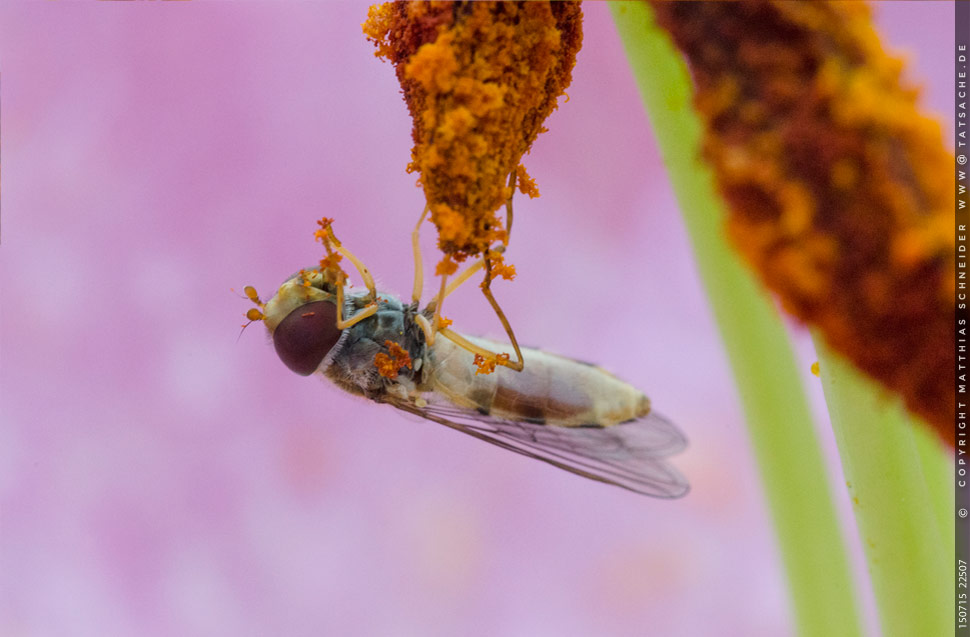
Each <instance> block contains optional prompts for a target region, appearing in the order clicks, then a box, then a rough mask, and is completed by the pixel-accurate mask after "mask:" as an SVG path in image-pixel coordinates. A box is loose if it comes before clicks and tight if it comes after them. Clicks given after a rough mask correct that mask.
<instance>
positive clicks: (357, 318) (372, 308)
mask: <svg viewBox="0 0 970 637" xmlns="http://www.w3.org/2000/svg"><path fill="white" fill-rule="evenodd" d="M325 230H326V235H325V237H324V245H326V246H327V247H331V248H332V249H333V250H335V251H337V252H339V253H340V254H341V255H343V256H345V257H346V258H347V260H348V261H350V262H351V263H353V264H354V267H355V268H357V272H358V273H359V274H360V278H361V279H363V281H364V285H365V286H366V287H367V297H366V298H368V299H370V302H369V305H368V306H367V307H365V308H364V309H363V310H361V311H360V312H358V313H357V314H355V315H354V316H353V317H352V318H350V319H347V320H346V321H345V320H344V318H343V312H344V283H346V275H342V276H341V277H340V280H338V281H337V285H336V288H337V329H338V330H345V329H347V328H348V327H352V326H354V325H356V324H357V323H360V322H361V321H363V320H364V319H366V318H368V317H371V316H374V314H376V313H377V287H376V286H375V285H374V277H372V276H371V274H370V271H369V270H368V269H367V267H366V266H365V265H364V264H363V263H361V261H360V259H358V258H357V257H356V255H354V253H353V252H351V251H350V250H348V249H347V248H345V247H344V246H343V245H342V244H341V243H340V241H339V240H338V239H337V237H336V235H334V233H333V228H331V227H330V225H329V224H327V226H326V229H325Z"/></svg>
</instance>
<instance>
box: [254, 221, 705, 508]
mask: <svg viewBox="0 0 970 637" xmlns="http://www.w3.org/2000/svg"><path fill="white" fill-rule="evenodd" d="M423 219H424V217H423V216H422V220H423ZM325 221H326V223H324V222H321V226H323V227H324V229H325V231H326V235H324V236H323V240H324V245H325V246H326V247H327V252H328V254H329V255H333V254H334V253H335V252H339V253H340V254H342V255H343V256H346V257H348V259H349V260H350V261H352V262H353V264H354V265H355V266H356V268H357V270H358V271H359V273H360V275H361V277H362V278H363V280H364V283H365V285H366V290H356V291H355V290H353V289H351V288H349V287H347V286H346V279H345V277H341V276H337V277H334V276H333V272H332V271H328V269H327V268H324V267H320V268H313V269H307V270H301V271H300V272H299V273H297V274H296V275H294V276H292V277H291V278H289V279H288V280H287V281H286V282H284V283H283V284H282V285H281V286H280V288H279V290H278V291H277V292H276V294H275V295H274V296H273V297H272V298H271V299H270V300H269V301H268V302H266V303H262V302H261V301H260V299H259V297H258V296H257V294H256V291H255V290H254V289H253V288H252V287H247V288H246V294H247V296H248V297H249V298H250V299H251V300H253V302H255V303H256V304H257V306H258V307H259V309H258V310H257V309H251V310H250V311H249V313H248V314H247V316H248V317H249V318H250V319H251V320H257V319H259V320H262V321H263V323H264V324H265V325H266V328H267V329H268V330H269V333H270V335H271V338H272V341H273V345H274V347H275V349H276V353H277V354H278V355H279V357H280V359H281V360H282V361H283V363H284V364H285V365H286V366H287V367H288V368H289V369H290V370H292V371H294V372H296V373H297V374H300V375H303V376H309V375H312V374H320V375H322V376H325V377H326V378H328V379H329V380H330V381H332V382H333V383H334V384H336V385H337V386H338V387H340V388H341V389H343V390H345V391H347V392H350V393H352V394H355V395H358V396H363V397H365V398H369V399H370V400H373V401H375V402H378V403H387V404H390V405H392V406H394V407H396V408H398V409H400V410H402V411H405V412H409V413H412V414H416V415H418V416H421V417H422V418H426V419H428V420H432V421H434V422H437V423H440V424H443V425H445V426H447V427H450V428H452V429H456V430H458V431H461V432H463V433H465V434H468V435H470V436H474V437H475V438H478V439H480V440H485V441H487V442H490V443H492V444H494V445H498V446H499V447H502V448H505V449H509V450H511V451H514V452H516V453H519V454H522V455H525V456H528V457H531V458H536V459H538V460H542V461H543V462H546V463H549V464H551V465H553V466H556V467H559V468H560V469H565V470H566V471H570V472H572V473H575V474H578V475H580V476H583V477H586V478H589V479H592V480H597V481H599V482H604V483H608V484H613V485H616V486H619V487H623V488H625V489H629V490H630V491H634V492H637V493H642V494H645V495H649V496H654V497H659V498H677V497H680V496H683V495H684V494H686V493H687V491H688V490H689V486H688V484H687V481H686V480H685V479H684V477H683V476H681V474H680V473H679V472H678V471H677V470H676V469H675V468H674V467H672V466H671V465H669V464H668V463H667V462H666V461H665V458H666V457H667V456H670V455H672V454H675V453H677V452H679V451H681V450H683V449H684V447H685V446H686V439H685V437H684V435H683V434H682V433H681V431H680V430H679V429H678V428H677V427H676V426H675V425H673V424H672V423H671V422H669V421H668V420H666V419H665V418H663V417H662V416H660V415H658V414H657V413H656V412H654V411H653V409H652V406H651V404H650V400H649V399H648V398H647V397H646V396H645V395H644V394H643V393H642V392H640V391H639V390H637V389H636V388H634V387H633V386H632V385H630V384H628V383H626V382H624V381H622V380H620V379H619V378H617V377H616V376H614V375H612V374H610V373H609V372H607V371H605V370H603V369H601V368H600V367H597V366H595V365H591V364H588V363H584V362H580V361H577V360H574V359H571V358H566V357H563V356H559V355H556V354H552V353H549V352H545V351H542V350H539V349H532V348H526V347H523V348H521V350H520V348H519V347H518V345H517V344H516V345H515V349H516V353H517V354H518V355H519V358H520V363H524V364H522V365H521V371H515V370H514V369H513V368H512V367H513V366H512V365H510V364H508V363H507V362H503V358H502V357H503V356H504V361H508V355H507V354H506V355H499V356H498V357H497V358H498V362H499V364H498V365H491V366H490V368H489V369H490V370H491V373H487V374H482V373H479V372H480V371H481V365H482V362H483V360H487V358H486V357H488V356H491V357H492V358H491V360H492V361H495V360H496V357H495V356H494V354H492V352H495V351H499V349H501V348H503V347H505V346H503V345H502V344H500V343H496V342H493V341H489V340H487V339H483V338H477V337H472V336H463V335H461V334H458V333H457V332H454V331H451V330H449V329H448V328H447V327H441V326H440V322H439V320H440V308H441V302H442V301H443V300H444V297H445V296H447V295H448V294H450V293H451V292H452V291H453V289H454V287H456V286H457V285H458V284H459V283H460V282H461V281H463V280H466V279H467V278H468V273H469V271H474V270H475V269H476V266H472V267H471V268H469V269H468V270H466V272H465V273H463V274H462V276H460V277H458V281H456V282H455V283H453V284H452V286H451V287H448V288H446V287H445V285H444V281H442V286H441V291H440V292H439V294H438V295H437V296H436V297H435V298H434V299H433V300H432V301H431V302H430V303H428V305H426V306H425V307H424V308H423V309H420V308H419V304H420V295H421V292H420V291H421V287H422V286H421V261H420V251H419V250H418V247H417V230H415V234H414V235H413V240H414V246H415V260H416V268H415V270H416V271H415V293H414V298H413V299H412V302H411V303H409V304H405V303H404V302H402V301H401V300H399V299H398V298H396V297H394V296H392V295H389V294H386V293H383V292H380V293H378V291H377V290H376V288H375V286H374V283H373V279H372V277H371V276H370V273H369V272H368V270H367V268H365V267H364V266H363V264H361V263H360V261H359V260H358V259H357V258H356V257H355V256H354V255H353V254H352V253H350V251H349V250H347V249H346V248H344V247H343V246H342V245H341V244H340V242H339V241H337V239H336V237H335V236H334V235H333V231H332V230H331V229H330V228H329V220H325ZM419 225H420V222H419ZM320 236H321V233H319V232H318V237H320ZM477 267H479V268H480V267H481V263H479V264H477ZM503 318H504V317H503ZM442 335H444V336H445V338H441V336H442ZM436 336H437V337H436ZM513 338H514V337H513ZM513 343H514V340H513ZM476 365H477V367H476Z"/></svg>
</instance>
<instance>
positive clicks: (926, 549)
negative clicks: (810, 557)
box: [815, 338, 953, 636]
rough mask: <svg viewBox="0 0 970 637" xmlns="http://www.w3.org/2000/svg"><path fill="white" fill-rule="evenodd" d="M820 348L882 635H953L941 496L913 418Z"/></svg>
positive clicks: (825, 387)
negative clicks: (930, 478)
mask: <svg viewBox="0 0 970 637" xmlns="http://www.w3.org/2000/svg"><path fill="white" fill-rule="evenodd" d="M815 346H816V349H817V351H818V357H819V366H820V369H821V376H822V388H823V390H824V391H825V401H826V403H828V407H829V414H830V415H831V417H832V428H833V429H834V430H835V438H836V441H837V442H838V445H839V455H840V456H841V458H842V468H843V471H844V473H845V479H846V484H847V485H848V487H849V493H850V495H851V496H852V502H853V508H854V509H855V515H856V521H857V524H858V528H859V537H860V538H861V539H862V546H863V549H864V550H865V554H866V561H867V562H868V565H869V572H870V574H871V576H872V588H873V592H874V593H875V596H876V604H877V606H878V608H879V616H880V621H881V623H882V628H883V632H884V634H886V635H900V636H909V635H944V634H948V632H949V631H952V630H953V626H952V617H953V615H952V613H951V612H950V601H949V600H950V597H951V596H950V592H951V591H950V589H949V585H948V582H950V578H949V577H947V574H948V570H947V568H948V566H947V561H946V558H945V557H944V552H943V551H944V546H943V540H942V537H943V535H942V532H941V529H940V525H939V521H938V520H939V519H938V515H939V511H938V508H939V506H940V505H941V504H942V502H941V499H942V497H941V496H938V497H936V498H934V497H932V496H931V490H930V489H929V488H928V487H927V482H926V476H925V475H924V472H923V464H922V462H921V458H920V449H919V445H917V443H916V441H915V439H914V431H913V427H912V426H911V425H910V422H909V418H908V417H907V415H906V413H905V411H904V410H903V408H902V406H901V405H900V404H899V401H898V400H897V399H896V398H894V397H892V396H890V395H889V394H887V393H885V392H884V391H882V390H880V389H879V388H878V387H876V386H875V384H874V383H873V382H872V381H870V380H869V379H867V378H864V377H863V376H862V374H860V373H859V372H857V371H856V370H855V368H854V367H853V366H852V365H851V364H849V363H847V362H846V361H844V360H843V359H842V358H841V357H839V356H838V355H836V354H834V353H832V352H831V351H830V350H828V348H827V347H826V346H825V345H824V343H822V339H821V338H816V339H815ZM925 451H926V450H925V449H924V452H925ZM939 464H940V463H939V461H938V460H937V461H934V462H933V463H932V464H931V465H930V466H931V467H936V466H937V465H939ZM934 479H935V478H934ZM940 491H943V492H945V488H942V489H940ZM951 502H952V499H951ZM937 503H938V504H937ZM934 505H936V506H934ZM949 520H950V522H949V526H951V527H952V516H949Z"/></svg>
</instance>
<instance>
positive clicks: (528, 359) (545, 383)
mask: <svg viewBox="0 0 970 637" xmlns="http://www.w3.org/2000/svg"><path fill="white" fill-rule="evenodd" d="M465 338H467V339H468V340H470V341H472V342H473V343H475V344H476V345H479V346H481V347H484V348H486V349H489V350H491V351H493V352H505V351H509V350H510V349H511V347H510V346H509V345H507V344H501V343H495V342H493V341H489V340H486V339H482V338H476V337H471V336H466V337H465ZM522 356H523V358H524V359H525V369H523V370H522V371H521V372H516V371H514V370H511V369H509V368H507V367H497V368H496V369H495V372H494V373H492V374H476V373H475V372H476V370H477V368H476V367H475V365H474V364H473V363H472V361H473V359H474V355H473V354H471V353H470V352H468V351H467V350H465V349H462V348H461V347H458V346H457V345H455V344H454V343H452V342H451V341H449V340H448V339H446V338H443V337H441V336H439V337H438V338H437V339H436V341H435V344H434V346H433V347H432V348H431V352H430V358H431V360H430V361H429V362H430V369H429V372H430V376H429V377H428V381H429V382H428V385H429V389H431V390H432V391H435V392H437V393H439V394H440V395H442V396H444V397H445V398H447V399H448V400H449V401H451V402H452V403H454V404H456V405H458V406H459V407H466V408H471V409H477V410H478V411H480V412H482V413H486V414H490V415H492V416H496V417H499V418H507V419H509V420H516V421H526V422H537V423H545V424H549V425H560V426H582V425H593V426H608V425H614V424H617V423H620V422H625V421H627V420H633V419H635V418H640V417H642V416H645V415H646V414H647V413H649V411H650V400H649V399H648V398H647V397H646V396H644V395H643V393H641V392H640V391H638V390H637V389H636V388H634V387H633V386H632V385H630V384H629V383H625V382H623V381H622V380H620V379H618V378H616V377H615V376H613V375H612V374H610V373H609V372H607V371H605V370H603V369H600V368H599V367H596V366H594V365H589V364H587V363H582V362H580V361H576V360H573V359H570V358H565V357H562V356H557V355H555V354H549V353H547V352H543V351H541V350H537V349H530V348H526V347H523V348H522Z"/></svg>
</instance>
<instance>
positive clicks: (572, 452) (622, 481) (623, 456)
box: [389, 400, 690, 498]
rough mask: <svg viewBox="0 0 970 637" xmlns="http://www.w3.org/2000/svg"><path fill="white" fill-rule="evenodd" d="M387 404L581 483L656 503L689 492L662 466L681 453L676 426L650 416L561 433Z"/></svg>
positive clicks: (460, 412)
mask: <svg viewBox="0 0 970 637" xmlns="http://www.w3.org/2000/svg"><path fill="white" fill-rule="evenodd" d="M389 402H390V404H392V405H394V406H395V407H397V408H398V409H402V410H404V411H407V412H410V413H412V414H415V415H418V416H421V417H422V418H426V419H428V420H433V421H434V422H437V423H440V424H442V425H445V426H446V427H450V428H452V429H457V430H458V431H461V432H462V433H466V434H468V435H470V436H474V437H475V438H478V439H479V440H484V441H486V442H490V443H492V444H493V445H498V446H499V447H502V448H503V449H509V450H510V451H514V452H516V453H519V454H522V455H523V456H528V457H530V458H535V459H537V460H542V461H543V462H547V463H549V464H551V465H553V466H556V467H559V468H560V469H565V470H566V471H570V472H572V473H575V474H577V475H581V476H583V477H584V478H589V479H591V480H597V481H599V482H605V483H607V484H613V485H616V486H618V487H623V488H624V489H629V490H630V491H634V492H636V493H642V494H644V495H649V496H653V497H656V498H679V497H681V496H683V495H685V494H686V493H687V491H688V490H690V485H688V484H687V480H686V479H685V478H684V477H683V476H682V475H681V474H680V472H678V471H677V470H676V469H675V468H674V467H672V466H671V465H669V464H667V463H666V462H665V461H664V458H665V457H667V456H669V455H672V454H675V453H677V452H678V451H681V450H683V449H684V447H686V445H687V441H686V439H685V438H684V435H683V434H682V433H681V432H680V430H679V429H677V427H676V426H674V425H673V424H672V423H671V422H670V421H668V420H667V419H665V418H664V417H662V416H660V415H658V414H656V413H653V412H651V413H649V414H648V415H646V416H644V417H643V418H639V419H637V420H631V421H629V422H625V423H621V424H618V425H611V426H609V427H600V426H582V427H562V426H555V425H542V424H536V423H530V422H520V421H514V420H506V419H504V418H497V417H495V416H491V415H487V414H482V413H479V412H478V411H475V410H471V409H464V408H461V407H458V406H455V405H452V404H450V403H447V404H442V403H435V404H429V405H427V406H425V407H417V406H415V405H413V404H411V403H408V402H406V401H398V400H391V401H389Z"/></svg>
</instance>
